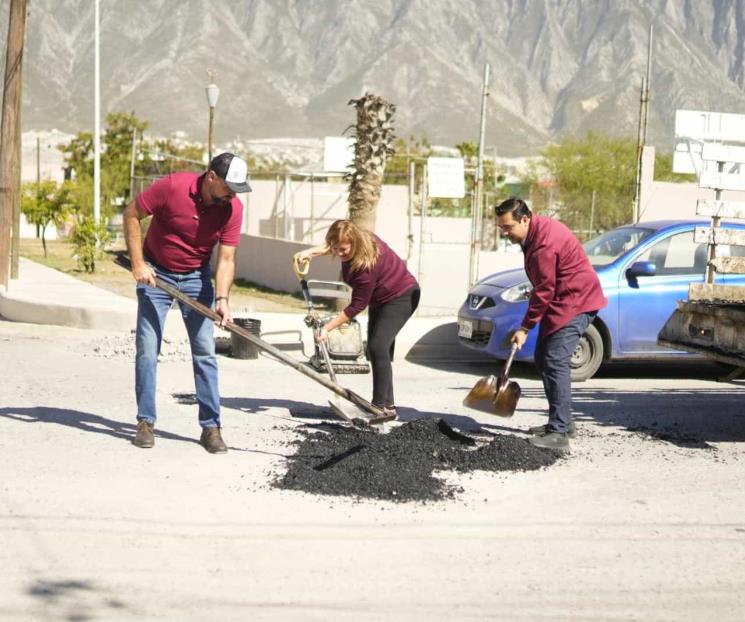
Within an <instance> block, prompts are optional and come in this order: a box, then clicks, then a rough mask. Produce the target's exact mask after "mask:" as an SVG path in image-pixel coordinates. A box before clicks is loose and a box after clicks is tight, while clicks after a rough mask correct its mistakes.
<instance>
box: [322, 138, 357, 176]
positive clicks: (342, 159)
mask: <svg viewBox="0 0 745 622" xmlns="http://www.w3.org/2000/svg"><path fill="white" fill-rule="evenodd" d="M354 143H355V140H354V138H347V137H346V136H326V137H325V138H324V139H323V170H324V171H326V172H327V173H347V172H349V167H350V166H352V163H353V162H354Z"/></svg>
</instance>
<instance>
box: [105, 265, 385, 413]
mask: <svg viewBox="0 0 745 622" xmlns="http://www.w3.org/2000/svg"><path fill="white" fill-rule="evenodd" d="M116 263H117V264H118V265H120V266H121V267H123V268H126V269H127V270H131V269H132V264H131V263H130V261H129V258H128V257H126V256H124V255H118V256H117V258H116ZM155 286H156V287H157V288H158V289H161V290H163V291H164V292H166V293H167V294H168V295H170V296H171V297H172V298H175V299H176V300H178V301H179V302H183V303H184V304H185V305H187V306H188V307H191V308H192V309H194V310H195V311H196V312H197V313H199V314H200V315H203V316H204V317H207V318H209V319H211V320H213V321H214V322H220V321H221V320H222V316H220V315H219V314H218V313H216V312H215V311H213V310H212V309H210V308H209V307H206V306H204V305H203V304H202V303H201V302H199V301H198V300H194V299H193V298H191V297H189V296H187V295H186V294H184V293H183V292H181V291H180V290H178V289H176V288H175V287H173V286H172V285H170V284H169V283H166V282H165V281H163V280H162V279H159V278H156V279H155ZM225 330H227V331H229V332H231V333H234V334H236V335H239V336H240V337H243V339H245V340H246V341H249V342H251V343H252V344H253V345H255V346H256V347H257V348H258V349H259V350H261V351H262V352H266V353H267V354H269V355H271V356H272V357H273V358H274V359H276V360H277V361H279V362H280V363H283V364H285V365H287V366H289V367H292V368H293V369H294V370H295V371H298V372H300V373H301V374H303V375H304V376H306V377H308V378H310V379H311V380H315V381H316V382H317V383H318V384H320V385H323V386H324V387H326V388H327V389H329V390H330V391H332V392H333V393H334V394H335V395H338V396H339V397H341V398H343V399H345V400H347V401H349V402H351V403H352V405H353V406H354V415H356V417H355V416H354V415H352V416H349V415H348V417H345V418H349V419H352V418H359V419H362V420H364V421H367V422H368V423H371V424H377V423H383V422H385V421H389V419H388V418H387V417H386V415H385V412H384V411H383V409H382V408H378V407H377V406H375V405H374V404H371V403H370V402H368V401H367V400H366V399H364V398H363V397H362V396H360V395H357V394H356V393H355V392H354V391H351V390H349V389H347V388H345V387H342V386H341V385H339V384H337V383H336V382H332V381H331V380H330V379H329V378H326V376H324V375H323V374H319V373H317V372H316V371H314V370H313V369H311V368H310V367H308V365H306V364H305V363H303V362H301V361H298V360H295V359H294V358H292V357H291V356H288V355H287V354H285V353H284V352H282V350H280V349H279V348H276V347H275V346H273V345H272V344H270V343H267V342H266V341H264V340H263V339H261V338H260V337H257V336H256V335H254V334H253V333H251V332H249V331H248V330H246V329H245V328H242V327H241V326H238V325H237V324H234V323H233V322H228V323H227V324H226V325H225ZM347 409H348V410H349V407H347ZM335 412H336V411H335Z"/></svg>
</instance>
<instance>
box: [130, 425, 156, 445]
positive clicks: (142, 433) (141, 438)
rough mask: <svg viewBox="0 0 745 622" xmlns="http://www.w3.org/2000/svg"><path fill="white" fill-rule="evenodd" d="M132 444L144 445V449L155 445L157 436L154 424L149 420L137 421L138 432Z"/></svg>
mask: <svg viewBox="0 0 745 622" xmlns="http://www.w3.org/2000/svg"><path fill="white" fill-rule="evenodd" d="M132 444H133V445H134V446H135V447H142V448H143V449H150V448H151V447H152V446H153V445H155V437H154V436H153V424H152V423H148V422H147V421H138V422H137V434H135V437H134V438H133V439H132Z"/></svg>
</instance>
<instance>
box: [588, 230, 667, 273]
mask: <svg viewBox="0 0 745 622" xmlns="http://www.w3.org/2000/svg"><path fill="white" fill-rule="evenodd" d="M652 233H654V230H652V229H643V228H641V227H621V228H619V229H613V230H612V231H608V232H606V233H603V234H602V235H599V236H598V237H596V238H593V239H592V240H589V241H587V242H585V243H584V244H583V245H582V247H583V248H584V249H585V253H586V254H587V257H588V259H589V260H590V263H591V264H592V265H593V266H595V267H598V266H607V265H608V264H611V263H613V262H614V261H615V260H616V259H618V258H619V257H620V256H621V255H623V254H624V253H626V252H627V251H630V250H631V249H632V248H634V247H635V246H637V245H639V243H641V242H642V241H643V240H645V239H646V238H648V237H649V236H650V235H652Z"/></svg>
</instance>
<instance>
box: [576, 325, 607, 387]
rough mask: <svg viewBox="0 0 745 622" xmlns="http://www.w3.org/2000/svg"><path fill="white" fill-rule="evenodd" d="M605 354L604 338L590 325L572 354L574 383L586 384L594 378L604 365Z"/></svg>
mask: <svg viewBox="0 0 745 622" xmlns="http://www.w3.org/2000/svg"><path fill="white" fill-rule="evenodd" d="M604 354H605V347H604V345H603V336H602V335H601V334H600V331H599V330H598V329H597V328H595V326H593V325H592V324H590V325H589V326H588V327H587V330H586V331H585V334H584V335H582V337H580V339H579V343H578V344H577V348H576V349H575V350H574V352H573V353H572V362H571V367H572V371H571V378H572V382H584V381H585V380H589V379H590V378H592V377H593V376H594V375H595V372H597V371H598V369H599V368H600V365H601V364H602V363H603V357H604Z"/></svg>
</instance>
